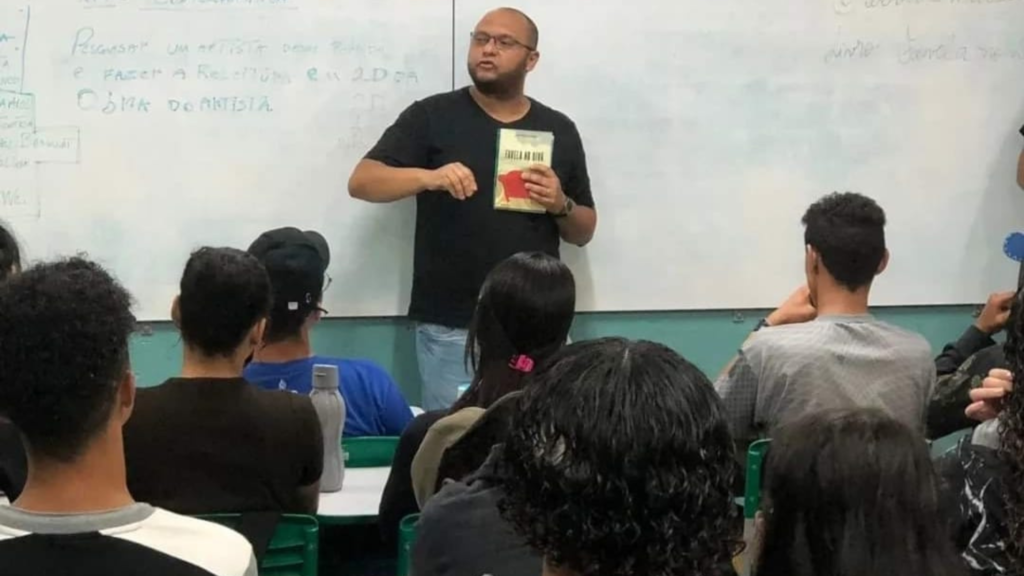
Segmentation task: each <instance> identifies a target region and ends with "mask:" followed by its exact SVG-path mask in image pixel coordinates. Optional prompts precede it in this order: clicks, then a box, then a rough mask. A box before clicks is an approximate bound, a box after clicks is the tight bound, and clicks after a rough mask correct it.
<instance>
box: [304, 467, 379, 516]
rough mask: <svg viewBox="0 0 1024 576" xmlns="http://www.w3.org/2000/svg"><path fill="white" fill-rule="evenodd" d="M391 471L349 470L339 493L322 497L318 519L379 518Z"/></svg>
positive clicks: (323, 493)
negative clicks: (323, 517)
mask: <svg viewBox="0 0 1024 576" xmlns="http://www.w3.org/2000/svg"><path fill="white" fill-rule="evenodd" d="M390 473H391V468H388V467H386V466H385V467H381V468H346V469H345V483H344V484H342V486H341V491H340V492H334V493H326V492H321V493H320V507H319V509H318V510H317V515H318V516H330V517H351V516H374V517H376V516H377V511H378V510H379V509H380V499H381V496H383V495H384V485H385V484H387V482H388V475H389V474H390Z"/></svg>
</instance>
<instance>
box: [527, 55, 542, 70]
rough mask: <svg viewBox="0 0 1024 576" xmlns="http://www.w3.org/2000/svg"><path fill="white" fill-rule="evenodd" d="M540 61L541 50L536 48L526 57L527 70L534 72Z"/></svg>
mask: <svg viewBox="0 0 1024 576" xmlns="http://www.w3.org/2000/svg"><path fill="white" fill-rule="evenodd" d="M538 62H540V52H537V51H536V50H534V51H533V52H532V53H531V54H530V55H529V56H527V58H526V71H527V72H533V69H534V68H536V67H537V63H538Z"/></svg>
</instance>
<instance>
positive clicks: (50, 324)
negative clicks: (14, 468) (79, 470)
mask: <svg viewBox="0 0 1024 576" xmlns="http://www.w3.org/2000/svg"><path fill="white" fill-rule="evenodd" d="M0 318H2V319H3V320H2V321H0V414H3V415H4V416H6V417H7V418H9V419H10V420H11V421H12V422H13V423H14V425H15V426H17V428H18V429H19V430H20V431H21V433H22V435H23V436H24V438H25V441H26V443H27V444H28V448H29V452H30V454H32V455H34V456H41V457H44V458H49V459H52V460H56V461H61V462H73V461H74V460H75V459H77V458H78V457H79V456H80V455H81V454H82V452H83V451H84V450H85V448H86V447H87V446H88V444H89V442H91V441H92V440H93V438H94V437H95V436H96V434H97V433H99V432H100V431H101V430H102V429H103V428H104V426H106V424H107V423H108V422H109V420H110V417H111V414H112V410H113V407H114V403H115V402H116V399H117V391H118V386H119V384H120V383H121V382H122V381H123V379H124V378H125V377H126V376H127V374H128V370H129V362H128V339H129V336H130V335H131V333H132V331H133V329H134V327H135V318H134V317H133V316H132V313H131V297H130V296H129V295H128V292H126V291H125V289H124V288H122V287H121V285H120V284H118V282H117V281H116V280H114V278H112V277H111V276H110V275H109V274H108V273H107V272H105V271H104V270H103V269H102V268H101V267H100V266H99V265H97V264H94V263H92V262H89V261H86V260H83V259H81V258H72V259H70V260H61V261H58V262H52V263H48V264H41V265H38V266H35V267H33V268H31V269H29V270H27V271H26V272H24V273H22V274H17V275H15V276H12V277H11V278H10V279H8V280H7V281H5V282H3V283H0Z"/></svg>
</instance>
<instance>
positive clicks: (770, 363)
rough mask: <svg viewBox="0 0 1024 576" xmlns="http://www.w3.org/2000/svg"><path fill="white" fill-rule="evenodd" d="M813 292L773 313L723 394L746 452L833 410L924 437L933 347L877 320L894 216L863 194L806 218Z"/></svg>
mask: <svg viewBox="0 0 1024 576" xmlns="http://www.w3.org/2000/svg"><path fill="white" fill-rule="evenodd" d="M803 223H804V226H805V227H806V228H805V231H804V243H805V244H806V248H805V251H804V263H805V264H804V267H805V272H806V276H807V286H806V287H805V288H801V289H800V290H798V291H797V292H796V293H794V294H793V295H792V296H791V297H790V298H789V300H788V301H787V302H786V303H785V304H783V305H782V307H780V308H779V309H778V310H775V311H774V312H772V314H771V315H770V316H768V318H766V319H765V320H764V321H763V322H762V323H761V324H760V325H759V327H760V328H761V329H760V330H756V331H755V333H754V334H752V335H751V336H750V338H749V339H748V340H747V341H746V343H745V344H744V345H743V347H742V349H741V350H740V352H739V355H738V356H737V357H736V358H735V359H734V360H733V362H732V363H731V364H730V366H729V367H728V368H727V369H726V371H725V372H724V373H723V374H722V376H721V377H720V378H719V380H718V382H717V383H716V384H715V388H716V389H717V390H718V393H719V394H720V395H721V396H722V399H723V400H724V401H725V406H726V410H727V411H728V415H729V422H730V425H731V427H732V432H733V435H734V437H735V438H736V441H737V442H738V443H739V444H740V446H741V447H742V448H744V449H745V447H746V445H747V444H748V443H749V442H750V441H751V440H756V439H757V438H758V437H759V436H764V435H770V434H771V432H772V430H774V429H775V428H776V427H777V426H779V425H780V424H783V423H785V422H787V421H790V420H794V419H796V418H799V417H800V416H803V415H804V414H807V413H811V412H817V411H819V410H823V409H828V408H854V407H873V408H879V409H881V410H883V411H885V412H886V413H888V414H889V415H890V416H892V417H894V418H896V419H897V420H899V421H901V422H903V423H904V424H906V425H907V426H909V427H910V428H911V429H913V430H918V431H922V432H923V430H924V423H925V407H926V406H927V405H928V399H929V397H930V395H931V391H932V386H933V384H934V383H935V364H934V362H933V360H932V352H931V347H930V346H929V344H928V342H927V341H925V339H924V338H923V337H921V336H920V335H918V334H915V333H912V332H909V331H907V330H903V329H901V328H897V327H895V326H892V325H890V324H887V323H885V322H881V321H879V320H876V319H875V318H874V317H873V316H871V315H870V314H869V313H868V299H869V298H868V297H869V294H870V292H871V283H872V281H873V280H874V278H875V276H876V275H878V274H880V273H881V272H882V271H883V270H885V267H886V264H887V263H888V261H889V252H888V250H886V248H885V213H884V212H883V211H882V209H881V208H880V207H879V206H878V204H876V203H875V201H874V200H872V199H870V198H867V197H865V196H861V195H860V194H852V193H845V194H831V195H829V196H826V197H824V198H822V199H821V200H819V201H818V202H815V203H814V204H813V205H811V207H810V208H809V209H808V210H807V213H806V214H805V215H804V217H803Z"/></svg>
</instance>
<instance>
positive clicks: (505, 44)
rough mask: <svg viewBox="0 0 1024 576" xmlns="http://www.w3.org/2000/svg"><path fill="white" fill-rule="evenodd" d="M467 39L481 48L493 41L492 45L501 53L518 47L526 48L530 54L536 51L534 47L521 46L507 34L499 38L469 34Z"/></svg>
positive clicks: (520, 43) (482, 33)
mask: <svg viewBox="0 0 1024 576" xmlns="http://www.w3.org/2000/svg"><path fill="white" fill-rule="evenodd" d="M469 37H470V39H471V40H472V41H473V44H476V45H477V46H479V47H481V48H483V47H484V46H487V45H488V44H490V43H491V40H494V45H495V46H497V47H498V50H502V51H507V50H511V49H513V48H517V47H520V46H521V47H523V48H526V49H527V50H529V51H530V52H533V51H534V50H536V49H537V48H536V47H535V46H528V45H526V44H523V43H522V42H520V41H519V40H516V39H515V38H513V37H511V36H509V35H507V34H502V35H501V36H491V35H490V34H488V33H487V32H470V33H469Z"/></svg>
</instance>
